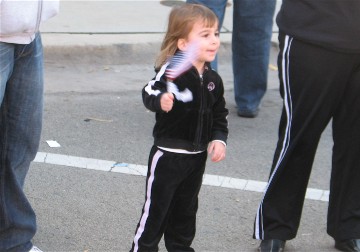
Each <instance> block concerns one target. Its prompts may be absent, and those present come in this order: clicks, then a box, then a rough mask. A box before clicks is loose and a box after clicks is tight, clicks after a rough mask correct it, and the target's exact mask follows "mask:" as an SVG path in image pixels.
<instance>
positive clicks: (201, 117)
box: [194, 75, 204, 150]
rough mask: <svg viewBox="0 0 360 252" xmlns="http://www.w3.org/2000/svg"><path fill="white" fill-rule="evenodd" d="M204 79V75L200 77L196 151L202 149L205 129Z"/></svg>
mask: <svg viewBox="0 0 360 252" xmlns="http://www.w3.org/2000/svg"><path fill="white" fill-rule="evenodd" d="M203 86H204V78H203V75H202V76H201V75H200V109H199V117H198V123H197V125H198V127H197V130H196V138H195V139H196V140H195V143H194V145H195V150H198V149H199V147H200V140H201V135H202V127H203V123H204V122H203V113H204V111H203V110H204V87H203Z"/></svg>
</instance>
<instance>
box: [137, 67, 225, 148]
mask: <svg viewBox="0 0 360 252" xmlns="http://www.w3.org/2000/svg"><path fill="white" fill-rule="evenodd" d="M166 67H167V65H166V64H165V65H164V66H162V68H161V69H160V70H158V71H156V76H155V77H154V78H153V79H152V81H150V82H149V83H148V84H147V85H146V86H145V87H144V88H143V90H142V97H143V102H144V105H145V107H146V108H148V109H149V110H151V111H153V112H156V116H155V117H156V123H155V126H154V130H153V137H154V144H155V145H156V146H160V147H166V148H173V149H184V150H187V151H204V150H206V148H207V145H208V143H209V142H210V141H212V140H220V141H223V142H225V143H226V141H227V136H228V122H227V115H228V113H229V112H228V110H227V109H226V108H225V99H224V86H223V82H222V79H221V77H220V76H219V75H218V74H217V73H216V72H215V71H213V70H212V69H211V67H210V64H206V69H205V71H204V73H203V75H202V77H201V76H200V75H199V73H198V71H197V70H196V68H195V67H192V68H191V69H190V70H188V71H187V72H185V73H183V74H182V75H180V76H179V77H178V78H176V79H175V80H173V84H175V85H176V86H175V89H174V88H173V89H172V90H170V92H172V93H173V94H174V97H175V99H174V105H173V108H172V110H170V111H169V112H168V113H166V112H164V111H163V110H162V109H161V106H160V98H161V96H162V95H163V94H164V93H166V92H168V86H169V85H168V84H167V79H166V76H165V70H166ZM173 84H170V85H173ZM173 86H174V85H173ZM177 89H178V90H177ZM187 89H188V90H187ZM189 91H190V92H191V93H190V92H189Z"/></svg>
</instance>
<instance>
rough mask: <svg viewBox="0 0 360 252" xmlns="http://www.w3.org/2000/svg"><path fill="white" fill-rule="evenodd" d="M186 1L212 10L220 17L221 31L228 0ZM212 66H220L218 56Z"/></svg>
mask: <svg viewBox="0 0 360 252" xmlns="http://www.w3.org/2000/svg"><path fill="white" fill-rule="evenodd" d="M186 3H192V4H202V5H205V6H206V7H208V8H209V9H210V10H212V11H213V12H214V13H215V15H216V16H217V18H218V19H219V31H220V30H221V27H222V25H223V22H224V17H225V8H226V3H227V0H186ZM211 67H212V68H213V69H214V70H216V71H217V68H218V56H217V55H216V57H215V59H214V60H213V61H212V62H211Z"/></svg>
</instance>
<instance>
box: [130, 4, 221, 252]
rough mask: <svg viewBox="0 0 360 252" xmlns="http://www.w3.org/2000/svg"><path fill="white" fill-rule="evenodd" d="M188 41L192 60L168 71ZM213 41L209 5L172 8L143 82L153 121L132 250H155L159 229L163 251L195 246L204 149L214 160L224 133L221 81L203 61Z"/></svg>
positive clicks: (214, 31)
mask: <svg viewBox="0 0 360 252" xmlns="http://www.w3.org/2000/svg"><path fill="white" fill-rule="evenodd" d="M193 44H196V53H194V55H195V56H196V57H195V58H194V59H193V60H192V61H191V64H192V66H191V68H190V69H189V70H187V71H185V72H184V73H182V74H181V75H180V76H178V77H177V78H175V79H171V80H170V79H169V78H167V77H166V76H167V75H166V72H167V71H166V70H169V62H168V59H169V56H173V55H177V54H178V53H182V52H186V51H188V50H190V49H191V48H193V46H192V45H193ZM219 46H220V40H219V31H218V20H217V17H216V16H215V14H214V13H213V12H212V11H211V10H210V9H208V8H207V7H204V6H202V5H195V4H184V5H181V6H178V7H175V8H174V9H172V11H171V13H170V16H169V25H168V30H167V32H166V35H165V39H164V41H163V43H162V47H161V53H160V55H159V57H158V59H157V62H156V76H155V77H154V79H153V80H151V81H150V82H149V83H148V84H147V85H146V86H145V87H144V88H143V90H142V96H143V102H144V105H145V106H146V108H148V109H149V110H151V111H153V112H155V113H156V123H155V127H154V130H153V136H154V146H153V147H152V149H151V152H150V156H149V163H148V173H147V179H146V197H145V203H144V207H143V209H142V215H141V218H140V221H139V223H138V225H137V229H136V232H135V238H134V241H133V245H132V249H131V251H158V243H159V241H160V239H161V237H162V235H164V239H165V246H166V248H167V250H168V251H194V250H193V249H192V248H191V247H190V245H191V243H192V240H193V239H194V236H195V226H196V224H195V222H196V212H197V208H198V194H199V191H200V187H201V184H202V177H203V174H204V170H205V163H206V159H207V154H208V153H209V155H211V160H212V161H213V162H218V161H221V160H223V159H224V158H225V150H226V140H227V136H228V128H227V126H228V123H227V119H226V117H227V115H228V110H227V109H226V108H225V100H224V97H223V94H224V87H223V83H222V80H221V77H220V76H219V75H218V74H217V73H216V72H215V71H213V70H212V69H211V67H210V63H209V62H211V61H212V60H213V59H214V58H215V55H216V53H217V51H218V49H219ZM170 87H171V88H170ZM169 88H170V89H169ZM169 90H171V92H169ZM206 149H207V150H208V151H206Z"/></svg>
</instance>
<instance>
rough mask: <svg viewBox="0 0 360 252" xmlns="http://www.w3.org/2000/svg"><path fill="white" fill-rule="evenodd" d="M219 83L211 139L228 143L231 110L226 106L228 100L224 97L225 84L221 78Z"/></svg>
mask: <svg viewBox="0 0 360 252" xmlns="http://www.w3.org/2000/svg"><path fill="white" fill-rule="evenodd" d="M219 83H220V85H219V94H218V99H217V101H216V102H215V104H214V106H213V126H212V134H211V141H213V140H220V141H223V142H225V143H226V142H227V138H228V134H229V129H228V120H227V116H228V114H229V110H228V109H227V108H226V102H225V98H224V86H223V82H222V80H221V79H220V82H219Z"/></svg>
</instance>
